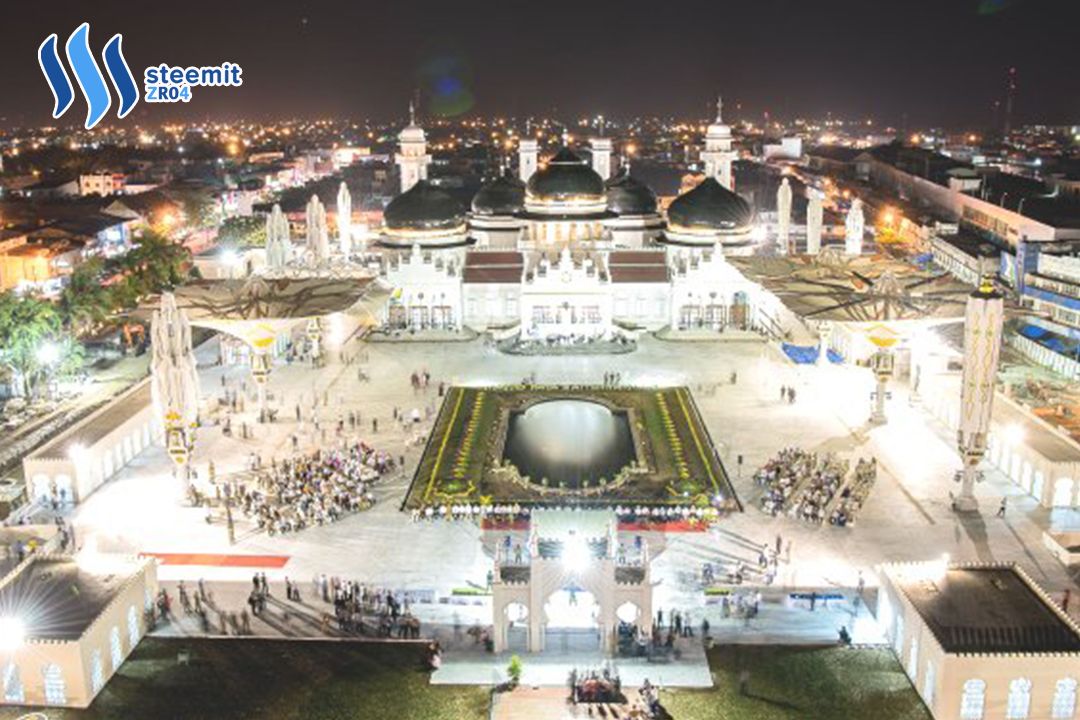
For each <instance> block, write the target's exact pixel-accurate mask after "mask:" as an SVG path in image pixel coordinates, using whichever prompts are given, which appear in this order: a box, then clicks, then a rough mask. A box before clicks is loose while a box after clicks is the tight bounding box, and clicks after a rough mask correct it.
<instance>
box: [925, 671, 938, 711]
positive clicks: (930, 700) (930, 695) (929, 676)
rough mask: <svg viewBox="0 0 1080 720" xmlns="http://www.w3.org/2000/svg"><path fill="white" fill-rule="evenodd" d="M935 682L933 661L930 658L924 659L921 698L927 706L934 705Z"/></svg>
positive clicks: (931, 706)
mask: <svg viewBox="0 0 1080 720" xmlns="http://www.w3.org/2000/svg"><path fill="white" fill-rule="evenodd" d="M936 682H937V678H935V677H934V663H933V661H931V660H927V661H926V673H925V674H924V675H923V688H922V694H923V700H925V701H926V706H927V707H928V708H933V707H934V683H936Z"/></svg>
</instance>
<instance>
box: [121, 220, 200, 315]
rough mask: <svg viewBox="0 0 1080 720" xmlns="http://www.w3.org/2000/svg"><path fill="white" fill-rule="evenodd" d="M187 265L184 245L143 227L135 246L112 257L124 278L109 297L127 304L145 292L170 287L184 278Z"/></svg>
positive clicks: (185, 277) (149, 292)
mask: <svg viewBox="0 0 1080 720" xmlns="http://www.w3.org/2000/svg"><path fill="white" fill-rule="evenodd" d="M190 265H191V253H190V252H189V251H188V249H187V248H186V247H184V246H183V245H181V244H180V243H177V242H174V241H172V240H171V239H169V238H168V237H166V236H164V235H162V234H161V233H157V232H154V231H152V230H144V231H143V232H142V234H140V235H139V237H138V239H137V240H136V245H135V247H133V248H132V249H131V250H129V251H128V252H127V253H126V254H124V255H122V256H121V257H120V258H118V259H117V260H116V266H117V270H119V271H120V272H121V273H122V274H123V275H124V278H123V280H121V281H120V282H119V283H118V284H117V285H118V286H122V287H117V288H116V289H114V291H113V297H114V298H115V299H117V300H118V301H119V302H118V304H120V305H122V306H124V307H130V306H131V305H134V304H135V303H136V302H137V301H138V300H139V299H140V298H142V297H143V296H145V295H150V294H152V293H159V292H161V291H163V290H171V289H172V288H174V287H176V286H177V285H180V284H182V283H183V282H184V281H185V280H186V279H187V277H188V274H189V272H190V270H189V268H190Z"/></svg>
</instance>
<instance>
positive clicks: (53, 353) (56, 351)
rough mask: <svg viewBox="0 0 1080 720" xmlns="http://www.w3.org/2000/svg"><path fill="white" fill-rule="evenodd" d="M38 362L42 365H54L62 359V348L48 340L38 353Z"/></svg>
mask: <svg viewBox="0 0 1080 720" xmlns="http://www.w3.org/2000/svg"><path fill="white" fill-rule="evenodd" d="M37 359H38V362H39V363H41V364H42V365H54V364H55V363H56V362H57V361H58V360H59V359H60V346H58V345H57V344H56V343H54V342H52V341H50V340H46V341H45V342H44V343H42V345H41V347H39V348H38V351H37Z"/></svg>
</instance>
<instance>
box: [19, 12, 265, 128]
mask: <svg viewBox="0 0 1080 720" xmlns="http://www.w3.org/2000/svg"><path fill="white" fill-rule="evenodd" d="M121 42H122V38H121V36H120V33H117V34H116V35H113V36H112V39H111V40H109V42H108V43H106V44H105V49H104V50H103V51H102V53H101V59H102V61H104V63H105V70H106V71H107V72H108V73H109V80H111V81H112V86H113V88H115V89H116V94H117V95H119V96H120V109H119V110H118V111H117V113H116V116H117V117H118V118H121V119H122V118H124V117H127V114H128V113H130V112H131V110H132V108H134V107H135V105H136V103H138V102H139V88H138V86H137V85H136V84H135V78H134V76H133V75H132V74H131V70H130V69H129V68H128V64H127V61H126V60H124V53H123V51H122V50H121V48H120V43H121ZM56 43H57V38H56V33H53V34H52V35H50V36H49V37H47V38H45V41H44V42H43V43H41V45H40V46H39V47H38V64H40V65H41V72H42V73H44V74H45V80H46V82H48V83H49V89H50V90H52V94H53V99H54V100H55V101H56V104H55V105H54V106H53V117H54V118H58V117H60V116H61V115H63V114H64V113H65V112H67V110H68V108H69V107H71V103H72V102H74V101H75V90H74V88H73V87H72V86H71V80H70V78H69V77H68V73H67V70H66V69H65V68H64V63H63V62H61V60H60V53H59V51H58V50H57V47H56ZM64 53H65V54H66V55H67V61H68V64H69V65H71V71H72V73H73V74H74V75H75V82H77V83H78V84H79V89H80V90H81V91H82V94H83V97H85V98H86V106H87V109H86V129H87V130H89V129H90V128H92V127H94V126H95V125H97V124H98V123H99V122H101V120H102V118H104V117H105V113H107V112H109V108H110V107H112V101H113V98H112V94H111V93H110V92H109V86H108V85H106V84H105V76H104V75H103V74H102V73H101V67H100V66H99V65H98V64H97V60H95V59H94V54H93V53H92V52H91V51H90V23H83V24H82V25H80V26H79V27H77V28H76V29H75V32H73V33H71V36H70V37H69V38H68V39H67V43H66V44H65V45H64ZM242 75H243V69H242V68H241V67H240V66H239V65H237V64H236V63H233V62H223V63H221V64H220V65H203V66H172V65H169V64H168V63H161V64H159V65H151V66H150V67H148V68H146V70H145V71H144V72H143V95H144V99H145V100H146V102H148V103H174V102H188V101H189V100H191V88H193V87H197V86H205V87H237V86H240V85H243V84H244V80H243V77H242Z"/></svg>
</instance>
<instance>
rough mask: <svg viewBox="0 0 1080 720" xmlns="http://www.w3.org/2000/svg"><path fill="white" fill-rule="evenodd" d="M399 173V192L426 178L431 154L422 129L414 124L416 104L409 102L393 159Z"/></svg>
mask: <svg viewBox="0 0 1080 720" xmlns="http://www.w3.org/2000/svg"><path fill="white" fill-rule="evenodd" d="M395 161H396V162H397V165H398V168H399V171H400V175H401V192H405V191H406V190H409V189H410V188H412V186H413V185H415V184H416V183H418V182H420V181H421V180H427V177H428V165H430V164H431V156H430V155H428V153H427V137H426V136H425V135H424V129H423V128H422V127H420V126H419V125H417V124H416V106H415V105H413V103H411V102H410V103H409V125H408V126H407V127H406V128H405V129H404V130H402V131H401V132H400V133H399V134H398V154H397V158H396V159H395Z"/></svg>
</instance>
